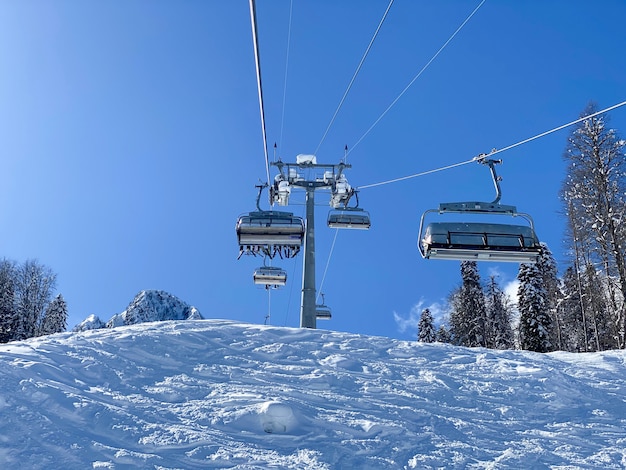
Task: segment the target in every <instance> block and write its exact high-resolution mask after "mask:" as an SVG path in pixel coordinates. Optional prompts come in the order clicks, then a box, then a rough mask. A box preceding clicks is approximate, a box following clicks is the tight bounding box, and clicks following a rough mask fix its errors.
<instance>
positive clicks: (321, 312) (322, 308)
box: [315, 305, 332, 320]
mask: <svg viewBox="0 0 626 470" xmlns="http://www.w3.org/2000/svg"><path fill="white" fill-rule="evenodd" d="M315 316H316V317H317V319H318V320H330V319H331V318H332V314H331V313H330V308H328V307H327V306H326V305H316V309H315Z"/></svg>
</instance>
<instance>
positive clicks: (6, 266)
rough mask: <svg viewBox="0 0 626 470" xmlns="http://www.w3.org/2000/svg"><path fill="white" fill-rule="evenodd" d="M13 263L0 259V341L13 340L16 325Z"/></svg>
mask: <svg viewBox="0 0 626 470" xmlns="http://www.w3.org/2000/svg"><path fill="white" fill-rule="evenodd" d="M14 273H15V264H14V263H12V262H10V261H7V260H6V259H5V260H2V261H0V343H7V342H9V341H11V340H13V335H14V333H15V326H16V321H17V319H16V314H15V282H14V275H15V274H14Z"/></svg>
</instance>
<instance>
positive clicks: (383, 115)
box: [346, 0, 486, 155]
mask: <svg viewBox="0 0 626 470" xmlns="http://www.w3.org/2000/svg"><path fill="white" fill-rule="evenodd" d="M485 2H486V0H482V1H481V2H480V3H479V4H478V6H477V7H476V8H474V11H472V12H471V13H470V14H469V16H468V17H467V18H465V21H463V23H461V25H460V26H459V27H458V28H457V29H456V31H455V32H454V33H452V36H450V37H449V38H448V40H447V41H446V42H445V43H444V44H443V46H441V47H440V48H439V50H438V51H437V52H436V53H435V55H433V56H432V57H431V58H430V60H429V61H428V62H427V63H426V65H424V67H422V69H421V70H420V71H419V72H418V73H417V75H415V77H413V80H411V81H410V82H409V84H408V85H407V86H406V87H405V88H404V90H402V92H401V93H400V94H399V95H398V96H397V98H396V99H395V100H393V101H392V102H391V104H390V105H389V106H387V109H385V110H384V111H383V113H382V114H381V115H380V116H379V117H378V119H376V121H374V124H372V125H371V126H370V127H369V129H367V131H365V134H363V135H362V136H361V137H360V138H359V140H357V141H356V144H354V145H353V146H352V148H350V150H349V151H348V153H347V154H346V155H348V154H349V153H350V152H352V151H353V150H354V149H355V147H356V146H357V145H359V144H360V143H361V141H362V140H363V139H364V138H365V137H366V136H367V135H368V134H369V133H370V132H371V131H372V129H374V127H376V125H377V124H378V123H379V122H380V121H381V119H382V118H383V117H385V115H386V114H387V113H388V112H389V111H390V110H391V108H393V107H394V106H395V104H396V103H397V102H398V100H399V99H400V98H402V96H403V95H404V94H405V93H406V92H407V90H408V89H409V88H410V87H411V86H412V85H413V83H414V82H415V81H416V80H417V79H418V78H419V77H420V76H421V75H422V74H423V73H424V72H425V71H426V69H427V68H428V67H429V66H430V64H432V63H433V62H434V60H435V59H436V58H437V57H438V56H439V54H441V53H442V52H443V50H444V49H445V48H446V46H447V45H448V44H450V42H452V40H453V39H454V38H455V37H456V35H457V34H459V32H460V31H461V29H463V27H464V26H465V25H466V24H467V22H468V21H469V20H470V19H471V18H472V16H474V14H476V12H477V11H478V10H479V9H480V7H482V6H483V3H485Z"/></svg>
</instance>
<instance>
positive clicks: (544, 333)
mask: <svg viewBox="0 0 626 470" xmlns="http://www.w3.org/2000/svg"><path fill="white" fill-rule="evenodd" d="M517 279H518V280H519V282H520V285H519V289H518V298H519V302H518V309H519V312H520V320H519V340H520V348H521V349H526V350H529V351H535V352H548V351H551V350H552V347H553V346H552V343H551V341H550V338H551V337H552V333H551V329H552V319H551V316H550V311H549V301H548V294H547V290H546V287H545V284H544V279H543V276H542V273H541V271H540V268H539V263H534V264H530V263H523V264H521V265H520V269H519V273H518V275H517Z"/></svg>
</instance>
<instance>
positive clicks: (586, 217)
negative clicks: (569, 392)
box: [418, 104, 626, 352]
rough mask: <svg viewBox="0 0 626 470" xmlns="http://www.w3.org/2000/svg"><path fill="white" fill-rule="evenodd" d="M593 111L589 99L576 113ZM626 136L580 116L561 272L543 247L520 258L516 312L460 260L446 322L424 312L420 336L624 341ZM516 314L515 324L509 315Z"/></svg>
mask: <svg viewBox="0 0 626 470" xmlns="http://www.w3.org/2000/svg"><path fill="white" fill-rule="evenodd" d="M595 112H596V106H595V105H594V104H590V105H589V106H588V107H587V108H586V109H585V111H584V112H583V113H582V114H581V117H584V116H590V115H592V114H594V113H595ZM625 150H626V140H623V139H621V138H620V137H619V136H618V133H617V131H616V130H614V129H610V128H609V126H608V117H607V116H606V115H604V114H601V115H598V116H594V117H590V118H589V119H586V120H584V121H582V122H580V123H579V124H578V125H577V126H576V127H575V128H574V129H573V130H572V132H571V133H570V135H569V136H568V140H567V145H566V148H565V151H564V153H563V159H564V160H565V163H566V165H567V169H566V176H565V179H564V181H563V184H562V187H561V191H560V200H561V203H562V208H563V209H562V212H563V215H564V216H565V218H566V220H567V225H566V234H565V240H564V243H565V253H566V261H565V269H564V270H563V274H562V276H560V277H559V276H558V270H557V263H556V261H555V260H554V257H553V255H552V252H551V251H550V249H549V248H548V246H547V245H545V244H542V248H543V249H542V254H541V256H540V257H539V260H538V261H537V263H534V264H521V265H520V269H519V272H518V275H517V279H518V281H519V288H518V292H517V308H515V305H514V304H513V302H512V301H511V299H509V298H507V296H506V295H505V294H504V292H503V291H502V289H501V288H500V287H499V286H498V283H497V280H496V279H495V278H494V277H491V278H490V279H489V281H488V282H487V283H486V284H484V285H483V282H482V281H481V279H480V275H479V273H478V268H477V265H476V262H471V261H464V262H462V263H461V285H460V286H459V287H457V288H456V289H454V290H453V292H452V293H451V294H450V296H449V298H448V315H447V322H446V323H445V324H443V325H441V327H440V328H439V329H438V330H437V331H435V328H434V324H433V317H432V314H431V312H430V311H429V310H428V309H426V310H424V311H423V312H422V315H421V317H420V320H419V324H418V340H419V341H423V342H433V341H442V342H450V343H454V344H457V345H462V346H482V347H488V348H494V349H513V348H519V349H525V350H530V351H537V352H549V351H556V350H560V351H572V352H575V351H577V352H588V351H603V350H607V349H623V348H625V347H626V333H625V332H626V305H625V301H624V300H625V299H626V252H625V250H626V154H625ZM516 314H518V317H517V320H518V321H517V322H515V324H516V326H515V328H514V327H513V323H514V322H513V321H512V320H513V317H514V316H515V315H516Z"/></svg>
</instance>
